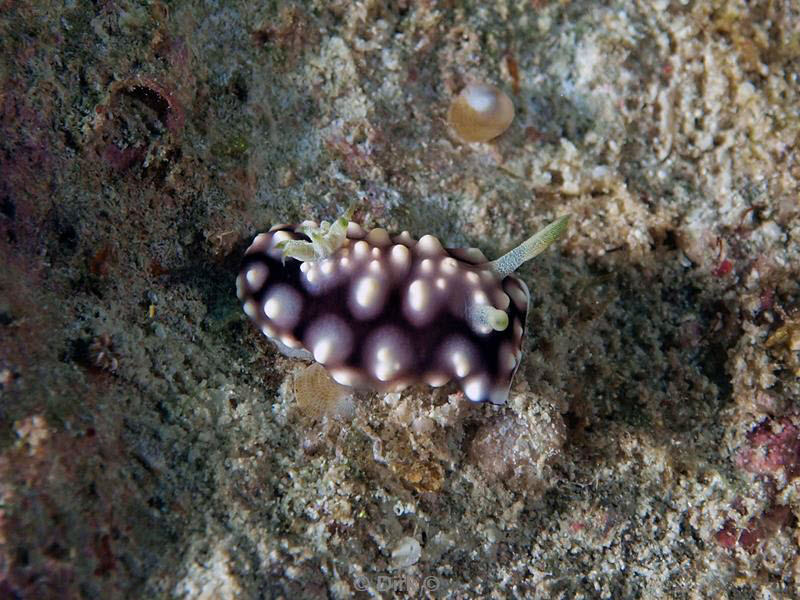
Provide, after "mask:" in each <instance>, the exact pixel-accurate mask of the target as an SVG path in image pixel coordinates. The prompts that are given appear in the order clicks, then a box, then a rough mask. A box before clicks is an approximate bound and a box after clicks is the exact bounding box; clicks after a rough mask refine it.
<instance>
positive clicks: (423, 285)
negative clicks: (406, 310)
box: [407, 279, 431, 312]
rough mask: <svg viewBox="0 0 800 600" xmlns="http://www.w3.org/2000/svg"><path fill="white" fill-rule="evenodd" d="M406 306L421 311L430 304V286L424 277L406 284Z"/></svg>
mask: <svg viewBox="0 0 800 600" xmlns="http://www.w3.org/2000/svg"><path fill="white" fill-rule="evenodd" d="M407 298H408V306H409V307H410V308H411V310H413V311H415V312H422V311H423V310H425V309H426V308H428V307H429V306H430V302H431V286H430V285H429V284H428V282H427V281H425V280H424V279H417V280H415V281H412V282H411V285H409V286H408V295H407Z"/></svg>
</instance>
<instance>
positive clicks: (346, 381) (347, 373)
mask: <svg viewBox="0 0 800 600" xmlns="http://www.w3.org/2000/svg"><path fill="white" fill-rule="evenodd" d="M330 373H331V377H333V380H334V381H335V382H336V383H338V384H339V385H353V384H354V383H355V382H356V377H355V374H354V373H353V370H352V369H332V370H331V372H330Z"/></svg>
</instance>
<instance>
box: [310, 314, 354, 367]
mask: <svg viewBox="0 0 800 600" xmlns="http://www.w3.org/2000/svg"><path fill="white" fill-rule="evenodd" d="M303 341H304V342H305V347H306V348H308V349H309V350H311V352H312V353H313V354H314V360H316V361H317V362H318V363H321V364H323V365H331V364H340V363H342V362H344V361H345V360H346V359H347V357H348V356H350V353H351V352H352V350H353V333H352V331H351V330H350V327H349V326H348V325H347V323H346V322H345V320H344V319H342V318H341V317H338V316H336V315H324V316H322V317H319V318H318V319H316V320H315V321H314V322H313V323H311V325H309V326H308V329H306V331H305V334H304V335H303Z"/></svg>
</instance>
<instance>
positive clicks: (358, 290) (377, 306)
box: [348, 275, 386, 319]
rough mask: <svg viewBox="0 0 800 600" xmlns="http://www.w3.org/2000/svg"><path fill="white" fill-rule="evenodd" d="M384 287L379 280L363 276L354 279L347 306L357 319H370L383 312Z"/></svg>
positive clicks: (374, 277)
mask: <svg viewBox="0 0 800 600" xmlns="http://www.w3.org/2000/svg"><path fill="white" fill-rule="evenodd" d="M385 297H386V287H385V285H384V282H383V280H382V279H381V278H379V277H376V276H374V275H365V276H363V277H360V278H358V279H356V281H355V283H354V284H353V285H352V286H351V288H350V294H349V298H348V306H349V308H350V312H352V313H353V316H355V317H356V318H358V319H371V318H373V317H375V316H377V315H378V314H379V313H380V312H381V310H383V301H384V298H385Z"/></svg>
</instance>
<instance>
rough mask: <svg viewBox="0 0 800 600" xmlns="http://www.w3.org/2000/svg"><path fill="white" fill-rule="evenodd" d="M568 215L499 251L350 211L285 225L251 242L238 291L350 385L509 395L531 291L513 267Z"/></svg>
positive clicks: (283, 339)
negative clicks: (366, 221) (447, 387)
mask: <svg viewBox="0 0 800 600" xmlns="http://www.w3.org/2000/svg"><path fill="white" fill-rule="evenodd" d="M567 218H568V217H562V218H560V219H558V220H557V221H555V222H553V223H551V224H550V225H549V226H547V227H546V228H545V229H543V230H542V231H540V232H539V233H537V234H536V235H534V236H533V237H531V238H530V239H528V240H527V241H526V242H524V243H523V244H521V245H520V246H518V247H517V248H515V249H514V250H512V251H511V252H509V253H508V254H506V255H504V256H503V257H501V258H499V259H497V260H495V261H491V262H490V261H488V260H487V259H486V257H485V256H484V255H483V253H482V252H481V251H480V250H478V249H476V248H444V247H443V246H442V244H441V243H440V242H439V240H438V239H437V238H435V237H434V236H432V235H425V236H423V237H422V238H420V239H419V240H415V239H414V238H413V237H411V235H409V233H408V232H405V231H404V232H403V233H401V234H399V235H390V234H389V233H388V232H387V231H386V230H385V229H381V228H376V229H372V230H371V231H365V230H364V229H363V228H362V227H361V226H360V225H358V224H357V223H354V222H350V220H349V214H346V215H345V216H343V217H341V218H340V219H338V220H337V221H335V222H334V223H333V224H330V223H326V222H323V223H321V224H319V225H318V224H317V223H314V222H310V221H306V222H305V223H303V224H301V225H276V226H274V227H273V228H272V229H270V230H269V232H268V233H261V234H259V235H257V236H256V238H255V239H254V240H253V243H252V244H251V246H250V247H249V248H248V249H247V252H246V254H245V257H244V261H243V265H242V270H241V273H240V274H239V276H238V277H237V279H236V291H237V295H238V296H239V299H240V300H241V301H242V302H243V304H244V311H245V313H246V314H247V316H248V317H250V318H251V319H252V320H253V321H254V322H255V323H256V325H257V326H258V327H259V328H260V329H261V331H262V332H263V333H264V334H265V335H266V336H267V337H269V338H270V339H271V340H272V341H273V342H274V343H275V344H276V345H277V346H278V348H279V349H281V351H283V352H284V353H286V354H288V355H290V356H297V357H303V358H308V359H313V360H315V361H317V362H319V363H321V364H322V365H324V366H325V367H326V368H327V369H328V371H329V372H330V374H331V376H332V377H333V378H334V379H335V380H336V381H337V382H339V383H341V384H343V385H349V386H354V387H367V388H372V389H377V390H382V391H397V390H401V389H403V388H405V387H407V386H409V385H411V384H415V383H418V382H424V383H427V384H429V385H431V386H441V385H444V384H445V383H447V382H448V381H450V380H451V379H454V380H456V382H457V383H458V385H459V386H460V387H461V389H462V390H463V391H464V394H465V395H466V396H467V397H468V398H469V399H470V400H473V401H475V402H484V401H489V402H492V403H494V404H502V403H504V402H505V401H506V399H507V398H508V392H509V388H510V386H511V380H512V378H513V377H514V374H515V373H516V371H517V368H518V367H519V365H520V360H521V357H522V342H523V336H524V334H525V317H526V315H527V312H528V301H529V298H530V295H529V293H528V288H527V286H526V285H525V283H523V282H522V281H521V280H520V279H518V278H517V277H516V276H514V275H513V274H512V271H514V270H515V269H516V268H517V267H518V266H519V265H520V264H522V262H524V261H526V260H528V259H530V258H532V257H533V256H536V255H537V254H539V253H540V252H542V251H543V250H544V249H545V248H547V246H549V245H550V244H552V243H553V242H554V241H555V240H556V239H558V238H559V237H560V236H561V235H562V234H563V232H564V230H565V229H566V222H567Z"/></svg>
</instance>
